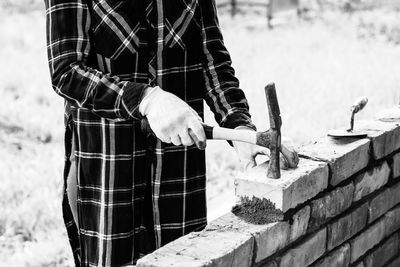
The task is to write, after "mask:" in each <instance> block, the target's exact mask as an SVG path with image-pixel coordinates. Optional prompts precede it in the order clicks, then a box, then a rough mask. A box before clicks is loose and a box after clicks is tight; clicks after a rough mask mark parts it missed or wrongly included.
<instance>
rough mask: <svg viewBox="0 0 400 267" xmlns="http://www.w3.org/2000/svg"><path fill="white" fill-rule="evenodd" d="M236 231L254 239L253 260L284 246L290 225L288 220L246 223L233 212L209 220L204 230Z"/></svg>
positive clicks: (265, 256) (260, 258)
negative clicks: (261, 223) (262, 223)
mask: <svg viewBox="0 0 400 267" xmlns="http://www.w3.org/2000/svg"><path fill="white" fill-rule="evenodd" d="M213 229H214V230H215V229H217V230H223V231H237V232H240V233H246V234H250V235H252V236H253V237H254V240H255V252H254V253H255V262H260V261H261V260H264V259H266V258H267V257H269V256H271V255H272V254H274V253H275V252H277V251H279V250H280V249H282V248H284V247H285V246H286V245H287V244H288V241H289V235H290V225H289V223H288V222H284V221H282V222H276V223H270V224H266V225H256V224H250V223H246V222H245V221H243V220H242V219H240V218H239V217H237V216H235V215H234V214H233V213H227V214H225V215H224V216H222V217H220V218H218V219H217V220H215V221H212V222H210V224H209V225H208V226H207V227H206V230H213Z"/></svg>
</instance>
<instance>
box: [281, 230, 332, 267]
mask: <svg viewBox="0 0 400 267" xmlns="http://www.w3.org/2000/svg"><path fill="white" fill-rule="evenodd" d="M325 250H326V228H324V229H322V230H320V231H319V232H317V233H315V234H314V235H312V236H311V237H310V238H308V239H306V240H305V241H304V242H303V243H301V244H300V245H298V246H297V247H295V248H292V249H290V250H288V251H287V252H286V253H285V254H284V255H283V256H282V258H281V262H280V265H279V266H280V267H289V266H290V267H297V266H299V267H301V266H308V265H310V264H311V263H313V262H314V261H315V260H317V259H318V258H319V257H321V256H322V255H323V254H324V253H325Z"/></svg>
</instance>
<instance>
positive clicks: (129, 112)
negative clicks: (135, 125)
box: [120, 82, 150, 120]
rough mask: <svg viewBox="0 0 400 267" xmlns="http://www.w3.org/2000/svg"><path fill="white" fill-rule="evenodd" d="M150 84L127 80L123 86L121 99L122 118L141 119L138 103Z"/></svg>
mask: <svg viewBox="0 0 400 267" xmlns="http://www.w3.org/2000/svg"><path fill="white" fill-rule="evenodd" d="M147 87H150V85H148V84H145V83H136V82H127V83H126V85H125V86H124V88H123V93H122V99H121V107H120V111H121V116H122V117H123V118H124V119H132V118H133V119H136V120H141V119H142V118H143V116H142V115H141V114H140V112H139V104H140V101H141V100H142V97H143V93H144V92H145V90H146V88H147Z"/></svg>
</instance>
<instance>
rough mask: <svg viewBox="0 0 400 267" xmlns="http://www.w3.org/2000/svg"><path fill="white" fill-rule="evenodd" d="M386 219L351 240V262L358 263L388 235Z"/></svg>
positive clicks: (380, 220)
mask: <svg viewBox="0 0 400 267" xmlns="http://www.w3.org/2000/svg"><path fill="white" fill-rule="evenodd" d="M386 223H387V219H386V218H385V217H383V218H381V219H379V220H378V221H376V222H375V223H374V224H372V225H371V226H369V227H368V228H367V229H366V230H365V231H363V232H362V233H361V234H359V235H358V236H356V237H355V238H353V239H352V240H350V246H351V262H352V263H353V262H355V261H357V259H358V258H360V257H361V256H362V255H364V253H365V252H367V251H368V250H369V249H371V248H373V247H374V246H375V245H376V244H378V243H379V242H380V241H381V240H382V239H383V238H384V237H385V235H386Z"/></svg>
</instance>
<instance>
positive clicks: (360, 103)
mask: <svg viewBox="0 0 400 267" xmlns="http://www.w3.org/2000/svg"><path fill="white" fill-rule="evenodd" d="M367 103H368V98H366V97H365V96H364V97H361V98H359V99H357V101H356V102H355V103H354V104H353V105H352V106H351V108H350V109H351V112H352V113H357V112H359V111H360V110H362V109H363V108H364V107H365V105H367Z"/></svg>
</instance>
